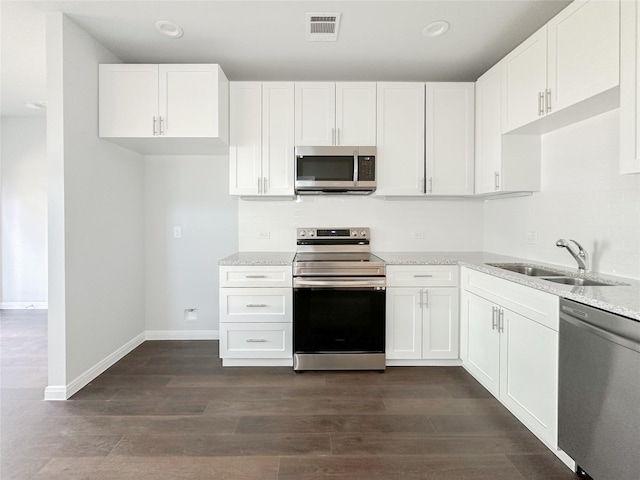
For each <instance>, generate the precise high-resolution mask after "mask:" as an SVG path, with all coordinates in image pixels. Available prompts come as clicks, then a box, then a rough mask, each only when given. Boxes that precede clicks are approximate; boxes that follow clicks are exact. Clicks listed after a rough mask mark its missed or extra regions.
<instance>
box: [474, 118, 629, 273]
mask: <svg viewBox="0 0 640 480" xmlns="http://www.w3.org/2000/svg"><path fill="white" fill-rule="evenodd" d="M618 121H619V110H614V111H613V112H609V113H605V114H603V115H600V116H598V117H594V118H592V119H589V120H586V121H584V122H581V123H578V124H575V125H571V126H569V127H565V128H563V129H561V130H557V131H555V132H552V133H549V134H547V135H545V136H543V138H542V190H541V191H540V192H539V193H535V194H534V195H533V196H531V197H522V198H512V199H504V200H498V201H491V202H487V203H486V204H485V208H484V250H487V251H490V252H496V253H503V254H506V255H515V256H519V257H525V258H532V259H535V260H539V261H544V262H550V263H556V264H561V265H568V266H571V267H575V266H576V263H575V261H574V260H573V259H572V258H571V256H570V255H569V254H568V253H567V252H566V250H565V249H560V248H557V247H556V246H555V242H556V240H557V239H559V238H567V239H570V238H573V239H575V240H577V241H578V242H580V243H581V244H582V245H583V246H584V247H585V248H586V250H587V251H588V252H589V254H590V256H591V259H592V265H593V270H596V271H600V272H603V273H611V274H615V275H621V276H625V277H631V278H640V175H620V174H618V162H619V158H618V157H619V156H618V149H619V141H618V132H619V128H618Z"/></svg>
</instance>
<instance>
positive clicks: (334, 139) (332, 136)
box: [331, 128, 336, 145]
mask: <svg viewBox="0 0 640 480" xmlns="http://www.w3.org/2000/svg"><path fill="white" fill-rule="evenodd" d="M335 144H336V129H335V128H332V129H331V145H335Z"/></svg>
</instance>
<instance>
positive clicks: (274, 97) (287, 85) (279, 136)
mask: <svg viewBox="0 0 640 480" xmlns="http://www.w3.org/2000/svg"><path fill="white" fill-rule="evenodd" d="M293 101H294V87H293V83H291V82H269V83H263V84H262V176H263V178H264V180H263V188H262V193H263V195H273V196H277V195H293V176H294V161H295V151H294V148H295V145H294V122H293V118H294V108H293Z"/></svg>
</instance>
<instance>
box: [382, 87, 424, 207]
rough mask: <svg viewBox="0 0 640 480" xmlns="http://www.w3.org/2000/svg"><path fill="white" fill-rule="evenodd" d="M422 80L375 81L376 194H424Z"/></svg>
mask: <svg viewBox="0 0 640 480" xmlns="http://www.w3.org/2000/svg"><path fill="white" fill-rule="evenodd" d="M424 88H425V87H424V83H395V82H392V83H378V87H377V90H378V101H377V118H378V120H377V137H376V138H377V140H376V144H377V157H376V164H377V165H376V167H377V171H378V175H377V177H378V178H377V184H378V186H377V190H376V194H377V195H389V196H403V195H409V196H411V195H423V194H424Z"/></svg>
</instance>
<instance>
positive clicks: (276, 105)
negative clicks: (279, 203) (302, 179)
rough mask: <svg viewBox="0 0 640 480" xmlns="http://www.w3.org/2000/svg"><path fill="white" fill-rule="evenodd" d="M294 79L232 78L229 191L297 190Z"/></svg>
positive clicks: (274, 192) (285, 192)
mask: <svg viewBox="0 0 640 480" xmlns="http://www.w3.org/2000/svg"><path fill="white" fill-rule="evenodd" d="M293 104H294V88H293V83H292V82H264V83H261V82H232V83H231V100H230V105H231V111H230V124H231V132H230V140H231V141H230V147H229V193H230V194H232V195H247V196H252V195H260V196H264V195H267V196H293V175H294V143H293V137H294V125H293V118H294V113H293V110H294V107H293Z"/></svg>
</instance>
